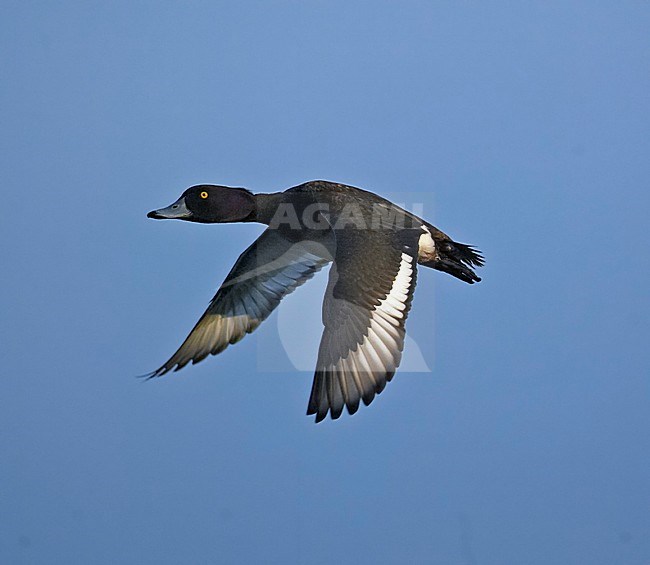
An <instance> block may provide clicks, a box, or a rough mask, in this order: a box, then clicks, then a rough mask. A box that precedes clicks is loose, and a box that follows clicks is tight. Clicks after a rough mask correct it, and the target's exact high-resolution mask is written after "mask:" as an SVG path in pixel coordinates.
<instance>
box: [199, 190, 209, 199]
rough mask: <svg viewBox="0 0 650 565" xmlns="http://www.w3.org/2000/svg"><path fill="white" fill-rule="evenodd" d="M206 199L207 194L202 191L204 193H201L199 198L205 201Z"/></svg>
mask: <svg viewBox="0 0 650 565" xmlns="http://www.w3.org/2000/svg"><path fill="white" fill-rule="evenodd" d="M207 197H208V193H207V192H206V191H205V190H204V191H203V192H202V193H201V198H203V200H205V199H206V198H207Z"/></svg>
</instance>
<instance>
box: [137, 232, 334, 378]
mask: <svg viewBox="0 0 650 565" xmlns="http://www.w3.org/2000/svg"><path fill="white" fill-rule="evenodd" d="M324 242H325V240H323V242H320V241H314V240H299V241H295V239H294V240H292V239H290V238H287V237H285V236H284V235H283V234H282V233H281V232H280V231H279V230H273V229H266V230H265V231H264V232H263V233H262V235H260V237H259V238H258V239H257V240H256V241H255V242H254V243H253V244H252V245H251V246H250V247H249V248H248V249H246V251H244V252H243V253H242V254H241V255H240V256H239V259H237V262H236V263H235V265H234V266H233V268H232V270H231V271H230V273H228V276H227V277H226V279H225V280H224V282H223V284H222V285H221V287H220V288H219V290H218V291H217V294H216V295H215V296H214V298H213V299H212V301H211V302H210V305H209V306H208V309H207V310H206V311H205V313H204V314H203V316H201V319H200V320H199V321H198V322H197V324H196V325H195V326H194V329H192V331H191V332H190V334H189V335H188V336H187V338H186V339H185V341H184V342H183V344H182V345H181V346H180V347H179V349H178V351H176V353H174V355H172V356H171V358H170V359H169V360H168V361H167V362H166V363H165V364H164V365H162V366H161V367H159V368H158V369H156V370H155V371H153V372H151V373H149V374H148V375H145V376H146V377H149V378H152V377H159V376H161V375H164V374H165V373H168V372H169V371H171V370H174V371H178V370H179V369H182V368H183V367H184V366H185V365H187V364H188V363H189V362H190V361H191V362H192V363H198V362H199V361H202V360H203V359H205V358H206V357H207V356H208V355H217V354H218V353H221V352H222V351H223V350H224V349H225V348H226V347H228V345H230V344H233V343H236V342H238V341H239V340H241V339H242V338H243V337H244V336H245V335H246V334H247V333H251V332H252V331H253V330H255V329H256V328H257V327H258V326H259V325H260V324H261V323H262V322H263V321H264V320H265V319H266V318H267V317H268V316H269V315H270V314H271V312H272V311H273V310H274V309H275V308H276V307H277V306H278V304H280V301H281V300H282V299H283V298H284V297H285V296H286V295H287V294H289V293H291V292H293V291H294V290H295V289H296V288H297V287H299V286H300V285H301V284H303V283H304V282H305V281H307V280H309V279H310V278H312V277H313V276H314V274H315V273H316V272H317V271H319V270H320V269H322V268H323V267H324V266H325V265H327V264H328V263H329V262H331V260H332V258H331V255H330V253H329V252H328V251H327V248H326V246H325V245H324Z"/></svg>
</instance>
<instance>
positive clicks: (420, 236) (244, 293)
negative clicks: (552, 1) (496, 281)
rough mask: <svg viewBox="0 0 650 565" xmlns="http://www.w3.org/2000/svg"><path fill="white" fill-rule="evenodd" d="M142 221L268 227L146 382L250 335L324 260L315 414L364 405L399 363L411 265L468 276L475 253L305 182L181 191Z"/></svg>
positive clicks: (429, 228)
mask: <svg viewBox="0 0 650 565" xmlns="http://www.w3.org/2000/svg"><path fill="white" fill-rule="evenodd" d="M147 216H148V217H150V218H156V219H164V218H173V219H181V220H186V221H191V222H202V223H230V222H259V223H262V224H266V225H267V226H268V227H267V229H266V230H265V231H264V232H263V233H262V235H261V236H260V237H259V238H258V239H257V240H256V241H255V242H254V243H253V244H252V245H251V246H250V247H249V248H248V249H247V250H246V251H244V252H243V253H242V254H241V256H240V257H239V259H238V260H237V261H236V263H235V265H234V266H233V268H232V270H231V271H230V273H229V274H228V276H227V277H226V280H225V281H224V282H223V284H222V285H221V287H220V288H219V290H218V291H217V294H216V295H215V297H214V298H213V299H212V301H211V302H210V305H209V306H208V309H207V310H206V312H205V313H204V314H203V316H202V317H201V319H200V320H199V321H198V323H197V324H196V326H195V327H194V329H193V330H192V331H191V332H190V334H189V336H188V337H187V338H186V340H185V341H184V342H183V344H182V345H181V346H180V348H179V349H178V351H176V353H174V355H172V357H171V358H170V359H169V360H168V361H167V362H166V363H165V364H164V365H162V366H161V367H160V368H158V369H157V370H155V371H153V372H152V373H151V374H150V375H148V376H149V377H158V376H161V375H164V374H165V373H167V372H169V371H171V370H174V371H177V370H179V369H181V368H183V367H184V366H185V365H187V364H188V363H189V362H190V361H191V362H192V363H198V362H199V361H201V360H203V359H205V358H206V357H207V356H208V355H216V354H217V353H220V352H221V351H223V350H224V349H225V348H226V347H227V346H228V345H229V344H232V343H236V342H237V341H239V340H240V339H242V338H243V337H244V336H245V335H246V334H247V333H250V332H252V331H253V330H254V329H255V328H257V327H258V326H259V325H260V323H262V322H263V321H264V320H265V319H266V318H267V317H268V316H269V315H270V314H271V312H272V311H273V310H274V309H275V308H276V307H277V305H278V304H279V303H280V301H281V300H282V298H284V296H286V295H287V294H289V293H291V292H293V290H294V289H295V288H297V287H298V286H300V285H301V284H303V283H304V282H305V281H307V280H308V279H310V278H311V277H312V276H313V275H314V273H316V272H317V271H318V270H320V269H322V268H323V267H324V266H325V265H327V264H329V263H332V267H331V269H330V275H329V282H328V285H327V290H326V292H325V298H324V301H323V324H324V326H325V328H324V332H323V336H322V339H321V345H320V348H319V353H318V361H317V365H316V373H315V376H314V382H313V386H312V391H311V395H310V399H309V404H308V408H307V414H315V415H316V421H317V422H319V421H321V420H323V419H324V418H325V417H326V416H327V414H328V412H329V413H330V414H331V417H332V419H336V418H338V417H339V416H340V415H341V413H342V411H343V407H344V406H345V407H347V409H348V412H349V413H350V414H354V413H355V412H356V411H357V409H358V408H359V404H360V401H362V402H363V403H364V404H366V405H368V404H370V403H371V402H372V400H373V399H374V397H375V395H377V394H379V393H380V392H381V391H382V390H383V389H384V387H385V386H386V383H387V382H388V381H390V380H391V378H392V377H393V375H394V373H395V371H396V369H397V367H398V366H399V363H400V360H401V354H402V348H403V344H404V335H405V329H404V324H405V322H406V318H407V316H408V312H409V310H410V308H411V302H412V299H413V291H414V290H415V283H416V276H417V265H418V264H419V265H422V266H426V267H431V268H433V269H437V270H439V271H443V272H446V273H449V274H451V275H453V276H454V277H456V278H458V279H460V280H462V281H465V282H467V283H469V284H473V283H475V282H478V281H480V280H481V279H480V278H479V277H478V276H477V275H476V273H475V272H474V270H473V268H474V267H481V266H483V256H482V255H481V253H480V252H479V251H477V250H476V249H474V248H473V247H471V246H469V245H465V244H462V243H457V242H455V241H453V240H452V239H451V238H450V237H449V236H447V235H446V234H445V233H443V232H441V231H440V230H438V229H437V228H435V227H434V226H433V225H431V224H429V223H428V222H426V221H425V220H423V219H421V218H419V217H417V216H415V215H414V214H411V213H410V212H408V211H406V210H404V209H402V208H400V207H398V206H396V205H395V204H393V203H391V202H389V201H388V200H386V199H384V198H381V197H380V196H377V195H376V194H373V193H371V192H367V191H365V190H361V189H359V188H355V187H352V186H347V185H343V184H337V183H332V182H327V181H312V182H307V183H304V184H301V185H299V186H296V187H293V188H290V189H288V190H285V191H284V192H278V193H274V194H252V193H251V192H250V191H248V190H246V189H243V188H230V187H225V186H215V185H198V186H193V187H191V188H188V189H187V190H186V191H185V192H184V193H183V195H182V196H181V197H180V198H179V199H178V200H177V201H176V202H175V203H174V204H172V205H170V206H168V207H167V208H163V209H160V210H155V211H152V212H149V214H148V215H147Z"/></svg>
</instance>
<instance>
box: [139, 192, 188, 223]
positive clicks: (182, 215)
mask: <svg viewBox="0 0 650 565" xmlns="http://www.w3.org/2000/svg"><path fill="white" fill-rule="evenodd" d="M191 217H192V212H190V211H189V209H188V208H187V204H185V198H183V197H182V196H181V197H180V198H179V199H178V200H177V201H176V202H174V203H173V204H170V205H169V206H167V208H160V210H152V211H151V212H149V213H148V214H147V218H153V219H154V220H189V219H190V218H191Z"/></svg>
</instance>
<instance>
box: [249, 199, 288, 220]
mask: <svg viewBox="0 0 650 565" xmlns="http://www.w3.org/2000/svg"><path fill="white" fill-rule="evenodd" d="M281 195H282V193H281V192H274V193H271V194H256V195H255V211H254V212H253V215H252V216H251V219H250V221H252V222H259V223H260V224H266V225H267V226H268V225H269V223H270V222H271V219H272V218H273V215H274V214H275V212H276V210H277V208H278V203H279V201H280V199H281V198H282V196H281Z"/></svg>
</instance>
